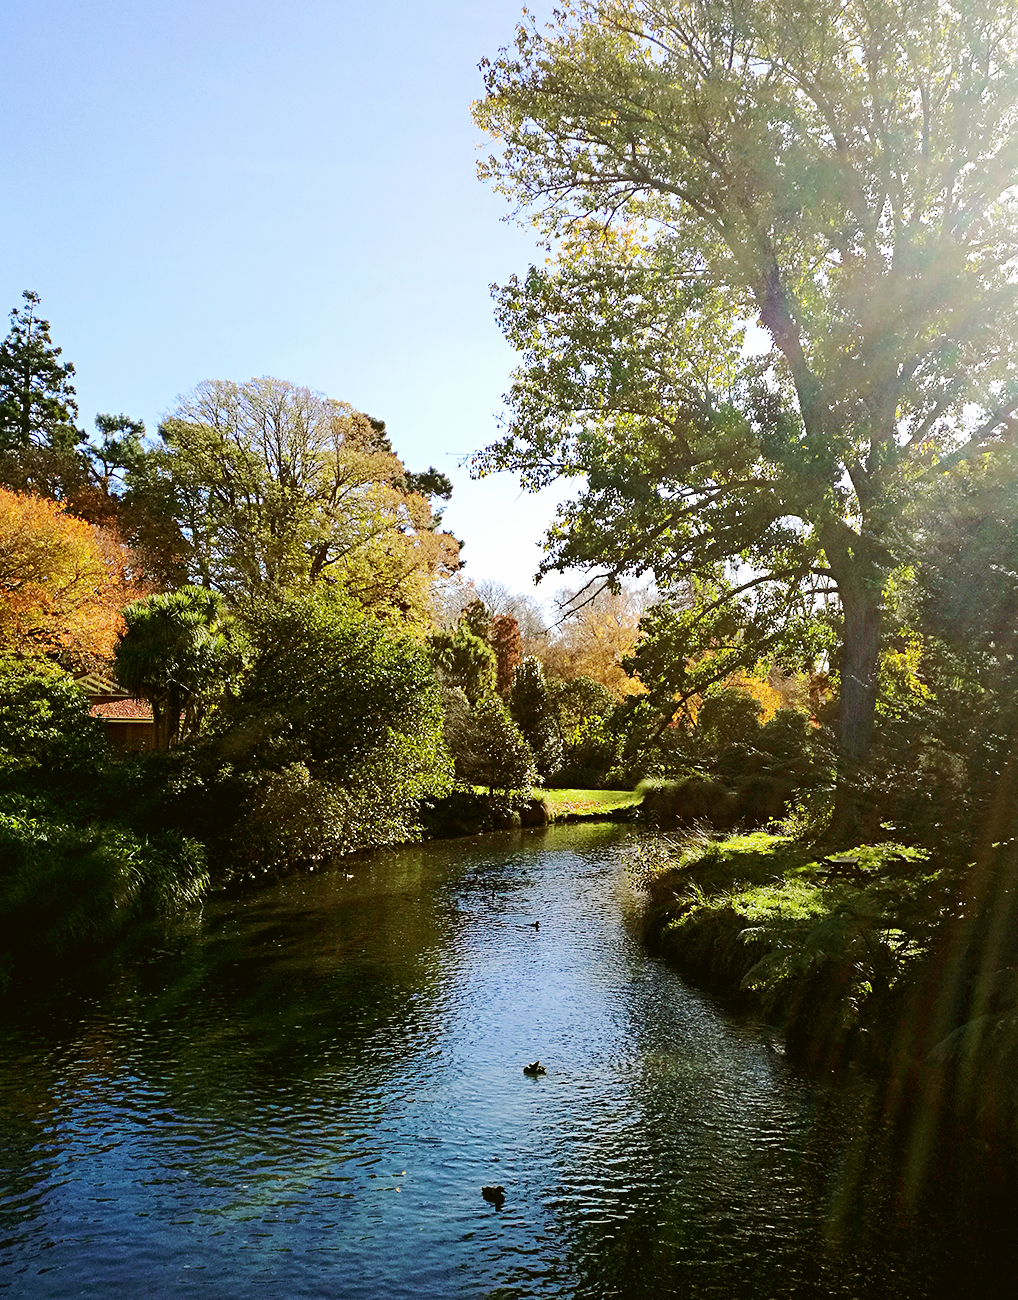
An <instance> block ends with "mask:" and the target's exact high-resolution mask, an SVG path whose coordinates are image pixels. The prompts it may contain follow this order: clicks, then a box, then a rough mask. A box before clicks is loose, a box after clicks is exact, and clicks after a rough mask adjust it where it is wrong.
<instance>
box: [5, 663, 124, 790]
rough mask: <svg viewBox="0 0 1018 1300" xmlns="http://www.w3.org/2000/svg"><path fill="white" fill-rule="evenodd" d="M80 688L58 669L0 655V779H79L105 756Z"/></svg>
mask: <svg viewBox="0 0 1018 1300" xmlns="http://www.w3.org/2000/svg"><path fill="white" fill-rule="evenodd" d="M88 710H89V701H88V697H87V696H86V695H85V693H84V691H82V690H80V689H79V687H77V686H76V685H75V684H74V682H73V681H72V680H71V677H70V676H69V674H67V673H65V672H64V671H63V670H62V669H60V668H56V667H54V666H53V665H50V664H47V663H45V661H42V660H36V661H33V662H32V663H31V664H29V663H26V662H25V661H22V660H18V659H14V658H12V657H10V656H5V657H3V658H0V780H2V779H7V780H10V779H11V778H12V777H14V776H16V775H22V776H27V777H28V778H29V779H30V780H32V781H33V782H35V783H39V782H41V783H42V784H43V785H46V786H49V785H52V784H54V783H60V782H68V781H71V780H73V779H75V778H78V779H80V778H81V777H82V776H83V775H84V773H86V772H88V771H94V770H95V769H96V768H100V767H102V766H103V765H104V764H105V763H106V761H107V760H108V758H109V745H108V744H107V741H106V732H105V729H104V727H103V724H102V723H101V722H100V721H99V720H98V719H96V718H90V717H89V714H88Z"/></svg>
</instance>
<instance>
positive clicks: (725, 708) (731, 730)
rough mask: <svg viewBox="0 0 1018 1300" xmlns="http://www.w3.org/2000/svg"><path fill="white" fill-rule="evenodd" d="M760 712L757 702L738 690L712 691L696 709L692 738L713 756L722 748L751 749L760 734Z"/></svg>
mask: <svg viewBox="0 0 1018 1300" xmlns="http://www.w3.org/2000/svg"><path fill="white" fill-rule="evenodd" d="M762 712H763V707H762V706H761V704H760V701H759V700H757V699H754V697H753V696H752V695H749V694H747V692H746V691H743V690H740V689H739V688H738V687H734V686H730V687H727V688H724V689H720V690H714V691H712V692H711V693H710V694H709V695H708V696H707V698H706V699H705V700H704V702H703V705H702V707H701V708H700V712H699V714H698V715H697V719H696V730H695V732H694V736H695V738H696V739H697V740H699V741H700V743H701V744H702V745H703V746H704V748H705V749H706V750H707V751H713V752H714V753H715V754H716V753H718V752H720V751H721V750H722V749H724V747H725V746H726V745H733V744H744V745H745V744H749V745H752V744H753V743H754V742H755V741H756V740H757V738H758V736H759V733H760V715H761V713H762Z"/></svg>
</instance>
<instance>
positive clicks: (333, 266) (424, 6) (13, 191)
mask: <svg viewBox="0 0 1018 1300" xmlns="http://www.w3.org/2000/svg"><path fill="white" fill-rule="evenodd" d="M521 7H522V3H521V0H481V2H480V3H478V2H477V0H419V2H418V3H414V2H413V0H376V2H375V3H374V4H372V5H367V6H364V5H360V4H356V5H355V4H352V3H346V2H345V0H307V2H304V3H302V2H301V0H291V2H290V3H286V4H284V3H281V2H280V0H244V2H243V3H241V2H240V0H173V3H171V4H165V5H154V4H152V3H151V0H149V2H148V3H142V0H88V3H87V4H85V3H82V2H81V0H6V2H5V4H4V6H3V10H2V17H0V32H2V40H0V101H2V121H3V133H2V139H0V151H2V163H0V166H2V174H3V178H4V185H5V190H6V193H5V195H4V202H3V204H2V206H0V225H2V235H0V242H2V247H3V250H4V257H3V261H2V263H0V266H2V276H0V310H2V311H4V312H6V311H7V310H9V309H10V308H11V307H13V306H15V305H16V304H19V303H20V297H21V291H22V290H23V289H34V290H36V291H37V292H38V293H39V294H40V296H41V298H42V311H43V315H44V316H45V317H46V318H47V319H48V320H49V321H50V325H51V331H52V337H53V341H54V343H56V344H57V345H59V346H61V347H62V348H63V356H64V359H66V360H70V361H72V362H73V363H74V366H75V368H76V371H77V374H76V377H75V386H76V388H77V393H78V400H79V407H80V415H81V419H82V421H83V422H84V424H85V426H86V427H87V428H89V429H90V428H91V427H92V420H93V418H94V416H95V414H96V412H98V411H104V412H110V413H118V412H121V411H123V412H125V413H126V414H128V415H131V416H133V417H135V418H139V417H140V418H142V419H144V421H145V424H146V426H147V428H148V429H149V430H150V431H154V430H155V427H156V425H157V424H158V422H159V419H160V417H161V415H163V414H164V413H165V412H167V411H168V410H169V409H170V408H171V407H172V405H173V403H174V399H175V398H176V396H177V394H179V393H182V392H186V391H187V390H189V389H191V388H192V387H193V386H194V385H195V384H196V383H198V382H199V381H200V380H202V379H236V380H244V379H248V378H250V377H251V376H253V375H274V376H276V377H277V378H280V379H288V380H291V381H293V382H294V383H298V384H307V385H309V386H310V387H312V388H315V389H319V390H321V391H323V392H325V393H327V394H328V395H329V396H331V397H336V398H341V399H344V400H346V401H348V402H351V403H352V404H353V405H354V406H356V407H358V408H360V409H361V410H364V411H367V412H369V413H370V414H371V415H375V416H378V417H380V418H382V419H384V420H385V421H386V423H387V426H388V430H389V432H390V434H391V436H392V440H393V444H394V446H395V448H396V450H397V451H398V452H399V454H400V455H401V456H402V457H403V459H404V460H405V462H406V463H407V465H408V467H409V468H411V469H423V468H425V467H426V466H427V465H430V464H434V465H436V466H437V467H438V468H440V469H442V470H443V471H444V472H446V473H448V474H449V475H450V476H451V477H452V478H453V480H454V482H455V484H456V490H455V493H454V496H453V500H452V503H451V505H450V506H449V508H448V511H447V513H446V516H445V518H446V522H447V524H448V525H449V526H450V527H451V528H452V530H453V531H454V532H455V533H456V534H457V536H459V537H460V538H462V539H463V540H464V541H465V542H466V549H465V551H464V559H465V561H466V562H467V568H466V573H467V575H468V576H470V577H472V578H473V579H474V580H475V581H478V580H481V579H493V580H495V581H499V582H504V583H506V584H507V585H508V586H510V587H512V588H513V589H516V590H526V591H530V590H532V588H531V585H530V583H531V579H532V575H533V573H534V571H535V569H536V567H537V563H538V561H539V558H540V551H539V547H538V542H539V539H540V537H541V534H542V533H543V531H544V528H545V526H546V524H547V522H548V520H549V518H550V516H551V514H552V511H553V506H554V499H555V495H554V494H552V495H550V496H549V494H543V495H542V496H540V497H536V498H535V497H530V496H525V495H522V494H521V493H520V490H519V487H518V485H517V484H516V483H515V482H514V481H513V480H512V479H511V478H510V477H508V476H506V475H501V476H498V477H497V478H495V479H489V480H485V481H482V482H479V483H471V481H470V479H469V475H468V473H467V471H466V470H465V469H462V468H460V467H459V464H458V461H459V459H460V458H461V457H462V456H464V455H465V454H466V453H468V452H470V451H472V450H474V449H476V448H479V447H481V446H483V445H484V444H485V443H487V442H489V441H491V440H492V438H493V437H494V436H495V434H496V422H495V421H496V416H497V414H498V412H499V410H500V408H501V404H502V402H501V396H502V394H503V392H504V391H505V390H506V387H507V379H508V375H509V372H510V370H511V368H512V366H513V364H514V357H513V353H512V352H511V350H510V349H509V347H508V346H507V345H506V343H505V342H504V341H503V339H502V337H501V335H500V334H499V332H498V329H497V327H496V326H495V323H494V320H493V316H492V303H491V299H490V296H489V285H490V284H491V283H492V282H493V281H494V282H500V281H504V280H505V279H506V278H507V277H508V276H509V275H510V274H511V273H512V272H513V271H522V270H525V268H526V266H527V264H528V263H529V262H530V261H532V260H540V259H541V258H542V257H543V256H544V254H543V253H542V252H541V251H540V250H539V249H537V248H536V246H535V241H534V238H533V235H532V233H531V232H530V231H529V230H525V229H521V228H519V227H518V226H514V225H509V224H505V223H504V222H502V221H500V218H501V217H502V216H503V215H504V213H505V212H506V210H507V205H506V203H505V201H504V200H503V199H502V198H500V197H499V196H498V195H496V194H494V193H492V192H490V191H489V190H488V189H487V188H486V187H485V186H483V185H482V184H481V183H480V182H479V181H478V180H477V179H476V177H475V164H476V159H477V156H478V150H477V146H478V144H479V143H481V142H482V140H483V137H482V136H481V134H480V133H479V132H478V131H477V130H476V128H475V127H474V126H473V124H472V122H471V120H470V103H471V101H472V100H474V99H476V98H477V97H478V96H479V95H480V93H481V89H482V87H481V77H480V73H479V72H478V71H477V63H478V60H479V59H480V58H481V57H482V56H483V55H493V54H494V53H495V52H496V51H497V49H498V47H499V46H500V45H502V44H505V43H507V42H508V41H510V40H511V38H512V35H513V31H514V28H515V24H516V22H517V20H518V18H519V15H520V11H521ZM530 8H531V11H532V12H535V11H536V12H537V13H538V14H541V13H543V12H546V11H548V10H550V8H551V5H550V3H548V4H545V3H543V0H542V3H539V4H537V5H530ZM560 583H561V579H556V578H552V579H549V580H548V581H547V582H546V583H545V584H544V587H543V588H542V593H541V594H542V596H547V595H548V594H550V591H551V590H554V589H555V588H556V587H557V586H559V585H560Z"/></svg>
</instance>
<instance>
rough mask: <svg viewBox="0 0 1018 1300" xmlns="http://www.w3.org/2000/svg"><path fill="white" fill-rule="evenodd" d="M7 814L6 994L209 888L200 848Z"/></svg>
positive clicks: (0, 942)
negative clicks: (14, 983) (18, 982)
mask: <svg viewBox="0 0 1018 1300" xmlns="http://www.w3.org/2000/svg"><path fill="white" fill-rule="evenodd" d="M7 805H8V810H6V811H3V812H0V986H6V985H7V984H9V983H10V982H11V980H12V979H14V978H16V977H18V976H19V975H21V974H23V973H27V972H28V971H33V972H46V973H54V972H55V971H57V970H58V969H60V968H61V967H64V966H66V965H67V964H68V963H70V962H73V961H77V960H80V959H84V958H87V957H90V956H93V955H95V954H96V953H98V952H99V951H101V950H102V948H104V947H106V946H108V945H109V944H110V943H112V942H114V941H115V940H117V939H118V938H120V937H121V935H123V934H124V933H125V932H126V931H127V930H128V929H129V928H130V927H131V926H133V925H135V924H137V923H139V922H142V921H150V920H159V919H163V918H166V917H168V916H171V915H173V914H174V913H175V912H178V911H180V910H181V909H183V908H185V907H187V906H189V905H191V904H193V903H195V902H197V901H198V900H199V899H200V898H201V896H202V894H203V893H204V891H205V889H206V887H207V885H208V873H207V870H206V865H205V856H204V852H203V850H202V847H201V846H200V845H199V844H197V843H196V842H195V841H194V840H188V839H185V838H183V837H181V836H175V835H167V836H163V837H160V838H158V839H155V840H144V839H141V838H140V837H138V836H137V835H135V834H133V833H132V832H131V831H129V830H127V829H125V828H123V827H117V826H111V825H105V826H85V827H79V826H74V825H71V824H69V823H67V822H64V821H60V820H57V819H55V818H53V817H52V816H39V815H38V812H39V809H38V808H31V809H28V808H25V807H24V806H22V807H21V808H17V807H14V808H12V807H11V801H10V800H9V799H8V801H7Z"/></svg>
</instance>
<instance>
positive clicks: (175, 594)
mask: <svg viewBox="0 0 1018 1300" xmlns="http://www.w3.org/2000/svg"><path fill="white" fill-rule="evenodd" d="M124 622H125V624H126V628H125V630H124V632H123V633H122V634H121V637H120V640H119V641H118V643H117V647H116V650H115V652H114V662H115V668H116V675H117V680H118V681H119V682H120V684H121V685H122V686H123V687H125V688H126V689H127V690H129V691H133V692H134V693H135V694H136V695H139V696H141V697H143V698H144V699H147V700H148V701H149V702H150V703H151V705H152V716H153V719H154V721H155V729H156V748H157V749H169V748H170V747H171V746H173V745H176V744H178V743H179V742H180V741H181V740H183V739H186V738H187V737H188V736H192V735H195V734H196V733H197V732H198V731H199V730H200V729H201V726H202V723H203V722H204V720H205V718H206V717H207V716H208V714H209V713H210V712H211V710H212V709H213V708H214V707H215V705H216V703H217V701H218V700H219V698H220V697H221V696H222V694H223V692H224V691H225V689H226V688H227V686H228V685H229V684H230V682H231V681H233V680H234V679H235V678H236V677H237V675H238V674H239V673H240V671H241V670H242V669H243V667H244V661H245V655H244V643H243V639H242V637H241V636H240V634H239V632H238V630H237V628H236V625H235V624H234V622H233V620H232V618H231V617H230V615H229V614H228V613H226V611H225V609H224V605H223V598H222V596H221V595H219V593H218V592H215V591H207V590H206V589H205V588H203V587H181V588H180V590H179V591H171V592H167V593H165V594H162V595H158V596H148V597H146V599H144V600H137V601H135V602H134V604H132V605H128V606H127V608H126V609H125V610H124Z"/></svg>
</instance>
